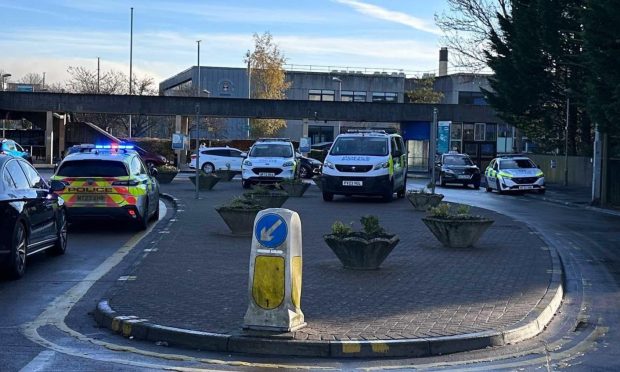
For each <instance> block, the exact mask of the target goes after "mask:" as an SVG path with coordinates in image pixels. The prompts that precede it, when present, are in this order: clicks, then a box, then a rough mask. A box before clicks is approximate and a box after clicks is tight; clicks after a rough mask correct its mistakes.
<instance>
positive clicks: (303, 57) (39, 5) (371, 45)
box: [0, 0, 446, 83]
mask: <svg viewBox="0 0 620 372" xmlns="http://www.w3.org/2000/svg"><path fill="white" fill-rule="evenodd" d="M445 1H446V0H390V1H386V0H383V1H377V0H314V1H306V0H297V1H290V0H289V1H287V0H262V1H261V0H255V1H249V0H228V1H221V0H202V1H199V0H175V1H172V0H167V1H165V0H133V1H129V0H0V25H1V26H0V70H4V71H5V72H7V73H11V74H12V77H11V80H12V81H17V80H19V78H20V77H21V76H23V75H24V74H26V73H28V72H36V73H43V72H45V73H46V83H54V82H60V81H64V80H66V79H67V77H68V75H67V72H66V70H67V68H68V67H69V66H84V67H86V68H91V69H93V70H96V68H97V57H99V58H100V59H101V69H102V71H107V70H110V69H115V70H120V71H123V72H125V73H126V74H128V73H129V44H130V37H129V36H130V8H131V7H133V8H134V29H133V30H134V31H133V71H134V73H136V74H137V75H139V76H144V75H148V76H151V77H153V78H154V79H155V81H156V82H160V81H161V80H164V79H166V78H168V77H170V76H173V75H175V74H176V73H178V72H181V71H183V70H185V69H187V68H189V67H190V66H193V65H196V64H197V48H196V40H202V42H201V53H200V61H201V65H202V66H205V65H208V66H227V67H243V66H244V63H243V58H244V55H245V53H246V51H247V50H251V49H252V48H253V39H252V35H253V34H254V33H259V34H261V33H263V32H266V31H268V32H270V33H271V34H272V35H273V39H274V41H275V42H276V43H277V44H278V45H279V47H280V49H281V50H282V52H283V53H284V55H285V57H286V58H287V63H288V64H289V65H293V66H297V67H295V68H297V69H298V68H305V69H308V68H309V66H310V65H312V66H313V67H312V68H313V69H317V70H324V71H326V70H328V69H329V70H332V69H346V68H352V67H355V69H356V70H360V69H363V68H368V69H369V70H379V69H386V70H392V71H397V70H404V72H406V73H407V74H414V73H421V72H432V71H434V70H436V69H437V65H438V62H437V61H438V54H439V48H440V46H441V45H440V36H441V33H440V31H439V30H438V29H437V26H436V25H435V23H434V20H433V17H434V14H436V13H440V12H441V11H442V10H443V9H444V8H445V7H446V2H445ZM302 65H303V66H302Z"/></svg>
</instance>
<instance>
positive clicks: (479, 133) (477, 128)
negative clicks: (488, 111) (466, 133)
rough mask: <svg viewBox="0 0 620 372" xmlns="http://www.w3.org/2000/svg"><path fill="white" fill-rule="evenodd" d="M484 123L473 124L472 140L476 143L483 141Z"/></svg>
mask: <svg viewBox="0 0 620 372" xmlns="http://www.w3.org/2000/svg"><path fill="white" fill-rule="evenodd" d="M484 131H485V128H484V123H476V124H474V140H476V141H484Z"/></svg>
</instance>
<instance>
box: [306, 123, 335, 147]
mask: <svg viewBox="0 0 620 372" xmlns="http://www.w3.org/2000/svg"><path fill="white" fill-rule="evenodd" d="M308 137H310V141H311V143H312V144H315V143H321V142H331V141H333V140H334V127H332V126H324V125H308Z"/></svg>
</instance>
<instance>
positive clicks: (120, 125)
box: [65, 66, 157, 137]
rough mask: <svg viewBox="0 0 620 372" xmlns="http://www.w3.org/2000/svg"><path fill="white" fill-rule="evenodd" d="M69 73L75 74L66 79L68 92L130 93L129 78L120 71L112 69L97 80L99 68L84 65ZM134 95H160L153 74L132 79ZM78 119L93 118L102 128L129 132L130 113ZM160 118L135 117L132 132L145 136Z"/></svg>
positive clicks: (91, 119) (86, 116) (70, 70)
mask: <svg viewBox="0 0 620 372" xmlns="http://www.w3.org/2000/svg"><path fill="white" fill-rule="evenodd" d="M67 72H68V73H69V75H71V77H70V79H69V80H68V81H67V82H66V84H65V88H66V91H68V92H71V93H90V94H128V93H129V78H128V77H127V75H125V74H124V73H122V72H120V71H116V70H109V71H106V72H104V73H103V74H100V76H99V79H97V71H94V70H89V69H87V68H85V67H83V66H77V67H69V68H68V70H67ZM132 85H133V89H132V90H133V93H134V95H156V94H157V89H156V87H155V82H154V80H153V78H152V77H149V76H144V77H137V76H136V75H135V74H134V77H133V79H132ZM76 118H77V119H78V120H81V121H90V122H93V123H94V124H96V125H98V126H99V127H101V128H103V129H106V130H110V131H112V132H113V134H114V135H116V136H125V135H127V134H128V133H129V119H128V117H127V115H110V114H79V115H76ZM156 123H157V121H156V120H154V119H153V118H149V117H148V116H144V115H137V116H133V117H132V123H131V124H132V135H133V136H136V137H140V136H143V135H145V134H147V133H148V132H149V129H150V128H151V127H152V126H153V125H156Z"/></svg>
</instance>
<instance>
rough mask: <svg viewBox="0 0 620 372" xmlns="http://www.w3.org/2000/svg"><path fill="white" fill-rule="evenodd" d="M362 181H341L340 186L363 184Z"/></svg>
mask: <svg viewBox="0 0 620 372" xmlns="http://www.w3.org/2000/svg"><path fill="white" fill-rule="evenodd" d="M363 185H364V182H363V181H342V186H363Z"/></svg>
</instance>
